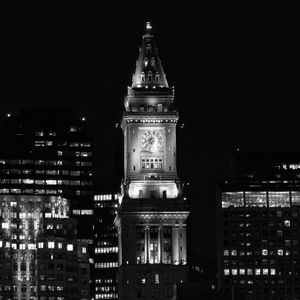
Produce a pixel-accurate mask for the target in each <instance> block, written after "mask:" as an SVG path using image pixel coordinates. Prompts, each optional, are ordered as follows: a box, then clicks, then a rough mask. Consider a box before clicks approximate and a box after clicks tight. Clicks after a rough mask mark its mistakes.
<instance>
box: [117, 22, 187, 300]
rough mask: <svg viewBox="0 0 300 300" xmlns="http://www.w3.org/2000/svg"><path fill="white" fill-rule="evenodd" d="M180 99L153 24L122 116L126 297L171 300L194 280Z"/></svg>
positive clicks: (120, 221) (121, 279)
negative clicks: (179, 161) (179, 146)
mask: <svg viewBox="0 0 300 300" xmlns="http://www.w3.org/2000/svg"><path fill="white" fill-rule="evenodd" d="M173 100H174V88H173V87H169V85H168V83H167V80H166V75H165V73H164V70H163V67H162V64H161V61H160V57H159V55H158V51H157V47H156V45H155V41H154V36H153V35H152V33H151V24H150V23H147V24H146V33H145V35H144V36H143V40H142V46H141V48H140V52H139V57H138V60H137V64H136V70H135V74H134V76H133V81H132V86H131V87H128V93H127V96H126V98H125V102H124V105H125V111H124V113H123V118H122V122H121V127H122V129H123V132H124V181H123V184H122V189H123V190H122V202H121V204H120V209H119V211H118V215H117V218H116V222H115V223H116V226H117V228H118V239H119V264H120V266H119V270H118V291H119V298H120V299H122V300H125V299H130V300H133V299H140V298H148V299H149V298H151V297H153V298H159V299H171V298H172V295H173V285H174V284H175V283H177V282H182V281H185V280H186V278H187V249H186V222H187V218H188V216H189V208H188V205H187V202H186V201H185V199H184V197H183V193H182V184H181V181H180V179H179V178H178V175H177V168H176V158H177V156H176V151H177V150H176V124H177V121H178V118H179V115H178V111H177V110H176V108H175V106H174V103H173Z"/></svg>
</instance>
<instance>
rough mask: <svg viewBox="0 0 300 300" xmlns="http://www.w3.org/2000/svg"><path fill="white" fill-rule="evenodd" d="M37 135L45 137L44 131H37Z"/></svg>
mask: <svg viewBox="0 0 300 300" xmlns="http://www.w3.org/2000/svg"><path fill="white" fill-rule="evenodd" d="M35 135H36V136H44V131H36V132H35Z"/></svg>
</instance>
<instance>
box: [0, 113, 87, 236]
mask: <svg viewBox="0 0 300 300" xmlns="http://www.w3.org/2000/svg"><path fill="white" fill-rule="evenodd" d="M92 146H93V145H92V140H91V138H90V137H88V135H87V129H86V121H85V118H84V117H82V118H81V119H77V118H75V116H74V113H73V111H71V110H67V109H25V110H21V111H20V112H19V113H18V114H16V115H11V114H10V115H8V116H7V118H6V121H5V123H4V128H3V129H2V131H1V139H0V195H1V194H2V195H18V194H22V195H52V196H61V197H64V198H67V199H69V200H70V206H71V207H70V214H71V215H72V216H74V217H75V218H76V219H77V220H78V221H79V222H78V224H79V227H78V237H79V238H80V239H85V240H92V239H93V233H92V222H93V220H92V218H91V216H92V214H93V156H92V151H93V150H92V149H93V147H92Z"/></svg>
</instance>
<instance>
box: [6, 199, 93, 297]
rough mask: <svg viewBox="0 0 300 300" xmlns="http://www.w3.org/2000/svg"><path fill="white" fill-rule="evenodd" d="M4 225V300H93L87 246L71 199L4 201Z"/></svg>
mask: <svg viewBox="0 0 300 300" xmlns="http://www.w3.org/2000/svg"><path fill="white" fill-rule="evenodd" d="M0 223H1V228H0V299H6V300H25V299H26V300H37V299H39V300H49V299H52V300H67V299H73V300H88V299H90V293H89V280H90V277H89V254H88V249H87V244H86V243H84V242H80V241H78V239H77V229H76V228H77V226H76V225H77V224H76V220H75V219H72V218H69V204H68V201H67V200H66V199H64V198H61V197H56V196H37V195H31V196H29V195H26V196H22V195H1V196H0Z"/></svg>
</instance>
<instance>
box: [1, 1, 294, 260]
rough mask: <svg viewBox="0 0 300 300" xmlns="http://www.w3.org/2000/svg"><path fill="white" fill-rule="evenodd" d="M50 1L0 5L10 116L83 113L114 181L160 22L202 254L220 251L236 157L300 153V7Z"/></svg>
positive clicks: (4, 102)
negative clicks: (127, 113)
mask: <svg viewBox="0 0 300 300" xmlns="http://www.w3.org/2000/svg"><path fill="white" fill-rule="evenodd" d="M40 2H41V3H40ZM42 2H43V1H32V2H30V4H28V3H22V2H20V3H14V4H13V5H12V6H11V7H2V8H1V10H0V11H1V13H0V14H1V15H0V20H1V21H0V24H1V26H0V34H1V43H0V44H1V45H0V59H1V62H0V74H1V75H0V76H1V77H0V103H1V106H0V116H1V120H2V119H3V117H4V115H5V113H6V112H7V111H11V112H12V113H13V112H17V111H18V109H20V108H24V107H40V106H41V107H64V108H74V109H75V111H76V112H77V113H78V116H81V115H85V116H86V117H87V119H88V126H89V131H90V134H91V135H92V136H93V137H94V139H95V144H96V149H95V150H96V151H95V152H96V157H97V169H98V175H99V176H100V175H110V176H113V175H114V174H116V170H117V169H118V164H119V162H120V161H121V159H120V156H119V155H120V153H121V151H120V147H122V145H121V144H120V143H119V140H120V137H121V134H122V133H121V130H120V129H116V128H115V123H116V122H118V121H119V119H120V117H121V113H122V109H123V106H122V105H123V99H124V96H125V93H126V88H127V85H130V83H131V76H132V74H133V72H134V67H135V60H136V59H137V56H138V47H139V45H140V43H141V37H142V35H143V33H144V26H145V22H146V21H151V22H152V25H153V33H154V34H155V36H156V41H157V45H158V49H159V53H160V57H161V59H162V63H163V66H164V69H165V72H166V74H167V80H168V82H169V85H174V86H175V95H176V98H175V101H176V105H177V107H178V108H179V111H180V114H181V119H180V122H181V123H184V124H185V127H184V128H183V129H179V131H180V132H179V135H178V144H179V161H178V164H179V170H180V176H181V178H183V179H184V180H188V181H190V182H191V183H192V185H191V187H192V190H193V192H194V193H193V199H192V218H191V220H192V224H193V227H192V236H193V239H194V241H195V243H194V248H193V249H194V250H193V251H195V252H196V253H204V254H205V255H211V253H214V249H215V243H214V235H215V213H214V212H215V205H216V204H215V202H216V201H215V197H214V192H215V185H216V183H217V182H219V181H221V180H223V179H224V178H227V177H228V175H229V170H230V167H229V161H230V160H229V158H230V153H231V152H232V151H233V150H234V149H235V148H237V147H239V148H240V149H247V150H249V149H287V150H288V149H299V148H300V143H299V129H300V118H299V115H300V110H299V105H298V102H299V95H300V93H299V88H298V86H299V79H300V78H299V77H300V76H299V72H300V71H299V70H300V60H299V57H300V56H299V55H300V51H299V45H300V43H299V38H300V26H299V25H300V24H299V20H300V7H296V6H294V7H292V6H290V7H285V6H284V4H283V3H280V6H279V5H278V6H276V5H277V4H276V3H272V6H263V4H254V3H252V5H251V6H247V5H246V4H244V5H242V4H241V5H240V6H234V5H232V4H230V5H228V4H227V5H225V4H220V3H214V2H212V1H201V2H199V3H197V4H198V5H199V7H195V6H188V5H186V6H184V7H183V6H182V5H183V4H182V3H181V5H179V4H177V5H176V4H172V5H170V4H168V3H167V2H165V1H160V3H159V4H158V3H155V2H149V1H144V2H141V1H140V2H139V4H138V5H137V6H133V5H130V6H128V3H130V1H126V2H128V3H126V2H125V1H124V2H123V4H120V3H118V2H115V1H105V2H104V1H96V0H95V1H88V0H87V1H57V3H58V2H59V4H54V3H53V2H49V3H48V4H45V3H42ZM107 2H110V3H109V4H104V3H107ZM204 2H209V3H204ZM55 3H56V2H55ZM170 3H171V2H170ZM173 3H174V1H173ZM54 121H55V120H54ZM118 157H119V159H118ZM117 174H118V173H117Z"/></svg>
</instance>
